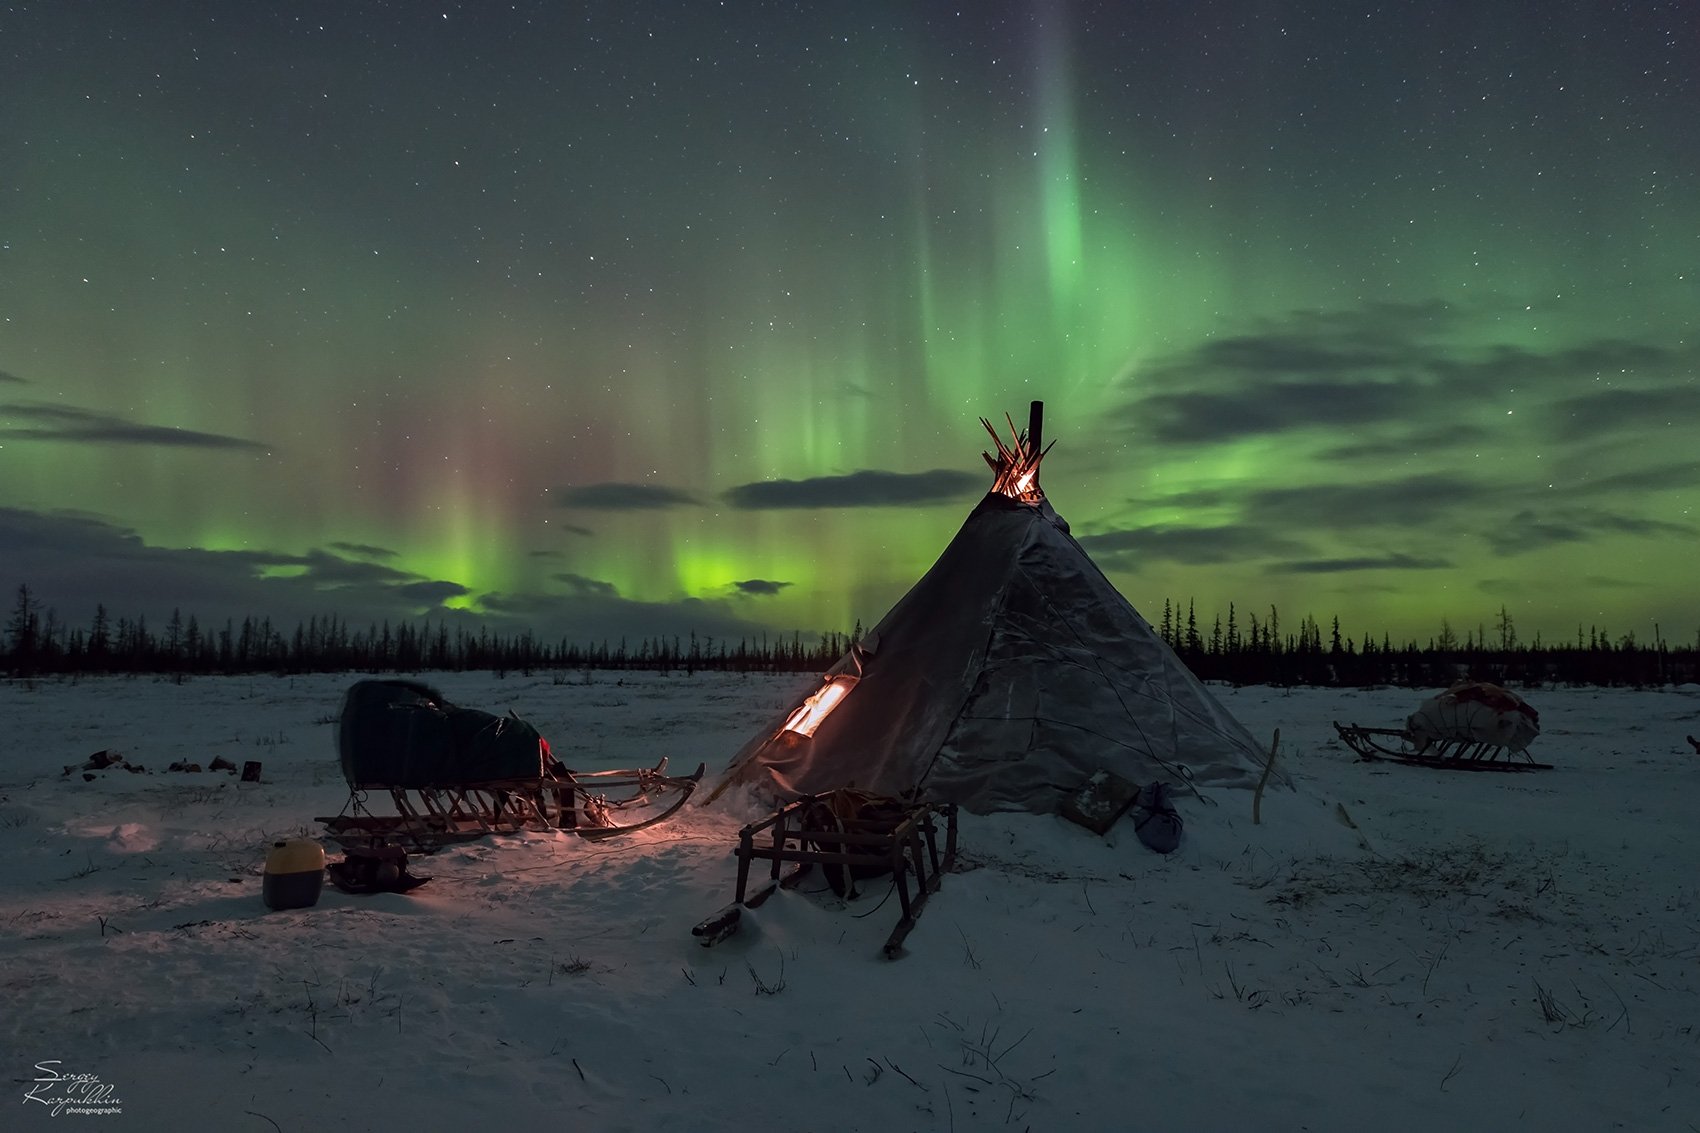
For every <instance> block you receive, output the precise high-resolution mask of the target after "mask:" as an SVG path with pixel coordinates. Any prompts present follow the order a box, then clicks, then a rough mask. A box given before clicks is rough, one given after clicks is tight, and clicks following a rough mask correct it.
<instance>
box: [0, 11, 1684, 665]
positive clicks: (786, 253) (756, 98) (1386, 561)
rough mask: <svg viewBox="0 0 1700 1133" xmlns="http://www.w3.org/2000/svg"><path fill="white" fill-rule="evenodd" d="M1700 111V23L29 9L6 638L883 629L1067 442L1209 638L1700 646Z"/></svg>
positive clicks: (1, 477) (1271, 14)
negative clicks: (1034, 463) (337, 625)
mask: <svg viewBox="0 0 1700 1133" xmlns="http://www.w3.org/2000/svg"><path fill="white" fill-rule="evenodd" d="M1697 76H1700V9H1697V8H1696V6H1695V5H1694V4H1692V3H1689V2H1681V3H1668V4H1661V3H1651V2H1649V3H1616V4H1612V3H1576V2H1571V0H1556V2H1554V3H1551V4H1543V5H1530V4H1528V3H1526V2H1517V3H1505V2H1501V0H1460V2H1452V3H1431V4H1406V3H1394V4H1385V5H1374V4H1371V5H1365V4H1355V3H1332V2H1330V3H1324V2H1316V3H1280V2H1273V0H1265V2H1256V3H1252V2H1247V3H1209V2H1205V0H1185V2H1173V3H1167V2H1159V3H1134V2H1131V0H1129V2H1109V0H1106V2H1102V3H1084V2H1080V3H1071V2H1066V0H1028V2H1022V3H1013V2H1012V3H1004V2H998V0H974V2H966V0H965V2H962V3H957V4H940V3H930V2H914V0H912V2H903V3H884V2H861V0H857V2H854V3H848V2H847V3H830V4H828V3H819V4H805V3H796V4H778V3H756V2H745V0H726V2H724V3H714V2H712V0H697V2H690V3H685V2H672V3H661V2H646V0H617V2H615V0H610V2H589V3H543V2H534V3H524V2H521V3H515V4H511V5H507V4H504V5H495V4H489V5H486V4H481V3H480V4H470V3H469V4H464V5H462V4H440V5H430V6H427V5H424V4H415V3H400V2H397V3H376V2H366V3H359V2H352V0H339V2H336V3H317V4H311V3H300V4H282V5H272V4H264V3H241V4H230V3H214V2H210V0H209V2H205V3H171V2H165V0H158V2H149V3H136V2H134V0H108V2H99V0H90V2H74V0H54V2H46V3H40V4H30V3H23V4H19V3H12V4H3V5H0V583H3V584H4V585H5V586H6V587H7V595H8V599H9V598H10V596H11V594H12V591H13V590H14V589H15V587H16V586H17V585H18V584H19V583H27V584H28V585H29V586H30V587H31V588H32V590H33V591H34V592H35V595H36V597H37V598H38V599H39V600H40V602H41V604H42V608H43V610H44V611H45V610H46V609H47V608H52V609H53V610H54V611H55V612H56V614H57V616H58V618H59V620H60V621H61V622H69V623H70V624H72V625H74V626H86V625H87V624H88V622H89V620H90V618H91V616H92V615H93V613H94V608H95V605H96V603H104V604H105V605H106V607H107V610H108V613H109V614H110V615H111V616H112V617H114V618H116V617H120V616H125V617H134V616H136V615H137V614H145V615H146V616H147V617H148V618H149V619H150V622H153V624H154V625H156V626H158V625H162V624H163V623H162V621H156V620H155V619H163V618H164V617H166V616H168V615H169V613H170V611H171V610H172V609H173V608H180V609H181V610H182V612H183V613H184V615H185V616H186V615H187V614H189V613H191V612H193V613H195V614H197V615H198V617H199V618H200V620H201V622H202V624H203V625H204V626H207V627H209V628H210V627H211V626H212V625H213V624H214V623H218V624H222V621H223V619H224V618H226V617H230V616H234V617H236V618H238V619H240V618H241V617H242V616H243V615H244V614H250V613H251V614H254V615H269V616H271V617H273V618H274V619H282V620H283V621H285V622H289V623H292V622H293V619H296V618H305V617H306V616H307V615H309V614H320V615H323V614H328V613H334V614H338V615H340V616H342V617H344V618H346V619H348V620H349V621H350V622H352V623H354V625H355V626H356V627H357V628H359V627H361V626H363V625H364V624H366V623H367V622H375V621H379V620H381V619H384V618H389V619H396V618H408V619H416V618H421V617H423V616H426V615H430V616H433V617H439V616H449V617H453V618H455V619H457V620H459V619H474V618H476V619H478V620H480V621H483V622H484V623H486V624H488V625H490V626H491V627H492V628H494V629H498V630H514V629H518V628H520V627H527V626H529V627H531V628H533V629H535V630H537V631H538V632H539V633H540V634H542V635H544V636H545V637H546V638H549V639H553V638H555V637H558V636H565V637H568V638H571V639H574V640H581V641H591V640H596V639H598V638H607V637H615V636H620V635H631V636H632V637H633V638H634V639H635V638H637V637H642V636H647V635H651V634H657V633H660V634H667V635H673V634H687V633H689V632H692V631H695V632H696V633H698V634H701V635H708V636H714V637H722V638H723V637H726V636H737V635H742V634H746V633H759V632H760V631H761V629H762V628H766V629H768V630H770V631H783V632H789V631H790V630H792V629H796V628H801V629H802V630H804V631H805V632H813V631H819V630H829V629H833V630H848V629H849V628H850V626H851V624H852V623H853V622H854V621H855V620H856V619H858V618H859V619H862V620H863V621H864V622H866V623H868V624H872V622H874V621H876V620H877V619H878V618H879V617H880V615H881V614H883V613H884V611H885V610H886V608H887V607H888V606H889V605H890V604H891V603H892V602H893V601H894V600H895V599H896V598H897V597H899V596H900V595H901V594H902V593H903V591H904V590H906V589H907V588H908V586H909V585H910V584H911V583H912V582H913V581H914V580H915V579H916V578H918V577H919V576H920V574H921V573H922V572H923V571H924V570H925V569H926V567H927V566H928V565H930V564H931V562H932V561H933V559H934V558H935V557H936V556H937V555H938V553H939V552H940V550H942V549H943V547H944V545H945V543H946V542H947V541H948V540H949V538H950V537H951V535H952V534H953V533H954V532H955V530H956V528H957V527H958V526H959V525H960V523H961V521H962V519H963V517H964V516H965V515H966V513H967V511H968V510H969V508H970V507H971V506H972V505H973V503H974V501H975V500H976V499H977V498H978V497H979V496H980V495H981V494H983V493H984V492H985V490H986V489H987V487H988V486H989V484H990V480H991V477H990V473H989V472H988V471H987V469H986V468H985V466H984V463H983V462H982V461H981V459H980V455H979V454H980V450H981V449H982V448H984V447H988V446H989V439H988V438H986V437H985V435H984V433H983V431H982V430H981V428H980V425H979V423H978V418H979V417H981V416H987V417H992V418H994V419H996V420H999V421H1001V420H1002V417H1003V414H1004V413H1006V412H1008V413H1011V414H1013V415H1014V416H1015V418H1016V420H1017V421H1018V423H1019V422H1022V421H1024V419H1025V416H1026V412H1027V405H1028V402H1029V401H1030V400H1032V399H1035V398H1038V399H1043V400H1044V401H1045V402H1046V407H1047V408H1046V429H1045V433H1046V437H1047V439H1054V440H1055V441H1056V448H1055V449H1054V450H1053V451H1052V453H1051V455H1050V456H1049V458H1048V459H1047V460H1046V463H1045V468H1044V473H1045V475H1044V485H1045V488H1046V490H1047V492H1048V494H1049V496H1050V498H1051V500H1052V502H1053V504H1054V505H1055V506H1056V508H1057V510H1058V511H1059V512H1060V513H1061V514H1062V515H1063V516H1065V517H1066V518H1067V519H1068V520H1069V521H1070V523H1071V525H1072V527H1073V530H1074V533H1075V535H1076V536H1077V537H1079V538H1080V541H1081V542H1082V544H1084V545H1085V546H1086V548H1087V549H1088V550H1089V551H1090V552H1091V554H1092V556H1093V557H1094V559H1095V560H1096V561H1097V562H1098V563H1099V564H1100V565H1101V566H1102V567H1103V568H1104V569H1105V570H1106V572H1107V573H1109V575H1110V577H1111V578H1112V580H1114V581H1115V582H1116V584H1117V585H1118V586H1119V587H1120V588H1121V589H1122V591H1123V592H1124V593H1125V594H1126V595H1127V596H1128V597H1129V598H1130V600H1131V601H1132V602H1133V603H1134V605H1135V606H1136V607H1138V608H1139V609H1140V610H1141V611H1142V612H1144V613H1145V615H1146V616H1147V617H1148V618H1151V619H1153V620H1156V619H1157V618H1158V617H1159V615H1160V613H1161V609H1162V606H1163V602H1164V599H1166V598H1167V599H1172V600H1174V601H1175V602H1177V603H1180V604H1181V605H1183V606H1184V605H1185V604H1186V603H1187V601H1188V600H1194V601H1196V604H1197V609H1198V611H1199V616H1200V618H1201V619H1204V620H1205V621H1206V624H1208V619H1210V618H1213V617H1214V616H1216V615H1217V614H1222V615H1225V614H1226V611H1227V606H1228V603H1229V602H1234V603H1236V604H1237V607H1238V609H1239V610H1240V611H1241V627H1242V632H1243V627H1244V625H1245V616H1246V614H1247V613H1254V614H1257V615H1258V616H1260V617H1266V616H1267V612H1268V609H1269V607H1270V606H1271V605H1274V606H1277V607H1279V610H1280V616H1281V619H1282V624H1283V627H1284V628H1294V629H1296V627H1297V624H1298V622H1299V619H1300V618H1302V617H1304V616H1305V615H1307V614H1309V615H1312V616H1315V617H1316V618H1317V619H1318V620H1319V621H1321V622H1323V623H1324V624H1325V625H1326V624H1327V623H1328V622H1329V620H1330V619H1331V618H1332V617H1334V616H1336V615H1337V616H1338V617H1339V618H1340V622H1341V627H1342V629H1343V631H1344V632H1345V633H1346V634H1347V635H1348V636H1352V637H1354V638H1358V639H1361V638H1362V637H1363V636H1364V635H1365V634H1370V635H1373V637H1374V638H1375V639H1376V640H1377V641H1379V640H1380V638H1381V636H1382V635H1383V634H1384V633H1388V634H1391V635H1392V637H1393V640H1394V641H1395V642H1397V641H1400V640H1401V639H1403V638H1410V639H1413V640H1417V641H1418V642H1419V643H1426V641H1427V639H1428V638H1430V637H1433V636H1435V635H1436V634H1437V633H1438V632H1439V631H1440V627H1441V621H1442V619H1443V618H1444V619H1447V620H1448V623H1449V624H1450V626H1451V627H1452V628H1453V629H1454V630H1455V631H1456V632H1457V633H1458V635H1459V636H1460V637H1463V636H1464V634H1465V633H1466V632H1468V631H1474V630H1475V629H1476V628H1477V627H1478V626H1479V625H1484V624H1485V625H1487V626H1489V627H1490V628H1489V632H1490V634H1496V633H1497V631H1496V629H1495V628H1494V623H1495V621H1496V619H1497V616H1498V612H1499V610H1500V609H1501V607H1502V606H1503V607H1504V608H1505V609H1506V610H1507V611H1508V612H1509V613H1510V614H1511V615H1512V616H1513V617H1514V619H1515V625H1516V629H1517V632H1518V634H1519V636H1520V638H1522V639H1523V640H1525V641H1527V640H1530V639H1532V638H1533V637H1534V635H1535V634H1536V632H1540V633H1541V634H1543V635H1544V637H1545V639H1546V640H1547V641H1548V642H1552V641H1562V640H1573V639H1574V637H1575V635H1576V632H1577V628H1578V626H1579V625H1581V626H1598V627H1600V628H1601V629H1602V630H1605V631H1606V632H1608V633H1609V634H1610V635H1611V636H1612V637H1614V638H1616V637H1618V636H1621V635H1623V634H1626V633H1631V632H1633V633H1634V634H1635V635H1636V636H1637V637H1638V638H1639V639H1641V640H1643V641H1650V640H1651V638H1652V635H1653V627H1654V625H1655V623H1656V624H1658V625H1659V626H1660V627H1661V632H1662V633H1663V635H1664V636H1665V637H1666V638H1667V639H1674V640H1676V641H1679V642H1683V641H1686V642H1692V641H1693V640H1694V639H1695V637H1696V635H1697V634H1700V603H1697V602H1696V591H1695V584H1694V579H1695V575H1696V563H1697V561H1700V553H1697V552H1700V540H1697V539H1696V533H1697V530H1700V515H1697V514H1696V510H1695V501H1696V494H1697V489H1700V445H1697V437H1700V429H1697V428H1696V426H1697V424H1700V377H1697V374H1700V326H1697V323H1700V287H1697V286H1696V280H1697V277H1700V78H1697ZM9 606H10V601H8V607H9ZM445 611H452V613H447V614H445Z"/></svg>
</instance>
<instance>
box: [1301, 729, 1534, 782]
mask: <svg viewBox="0 0 1700 1133" xmlns="http://www.w3.org/2000/svg"><path fill="white" fill-rule="evenodd" d="M1334 730H1335V731H1336V732H1338V733H1339V734H1340V739H1341V740H1342V741H1343V742H1344V743H1345V745H1346V746H1347V747H1349V748H1351V749H1352V750H1353V751H1354V752H1356V753H1357V754H1358V758H1360V759H1362V760H1366V761H1381V760H1385V761H1387V762H1389V763H1408V764H1411V765H1412V766H1415V767H1437V768H1440V769H1442V770H1445V771H1551V770H1552V764H1550V763H1537V762H1536V761H1535V757H1534V756H1532V755H1530V754H1529V753H1528V751H1527V750H1524V751H1512V750H1511V749H1509V748H1507V747H1505V746H1504V745H1502V744H1493V743H1485V742H1483V741H1480V740H1472V739H1457V738H1454V739H1445V740H1435V741H1433V742H1432V743H1430V744H1429V745H1428V746H1427V747H1426V748H1425V747H1421V746H1420V743H1421V741H1419V740H1418V739H1417V738H1416V736H1415V735H1413V734H1412V732H1411V731H1410V729H1408V728H1362V727H1359V726H1358V725H1356V724H1342V723H1340V722H1339V721H1338V720H1336V721H1334ZM1395 745H1396V746H1395Z"/></svg>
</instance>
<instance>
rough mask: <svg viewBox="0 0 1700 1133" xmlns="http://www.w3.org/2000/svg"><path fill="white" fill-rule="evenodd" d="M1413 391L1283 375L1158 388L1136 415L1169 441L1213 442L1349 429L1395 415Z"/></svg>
mask: <svg viewBox="0 0 1700 1133" xmlns="http://www.w3.org/2000/svg"><path fill="white" fill-rule="evenodd" d="M1416 393H1417V391H1416V390H1415V389H1414V388H1413V387H1412V386H1411V384H1410V383H1395V382H1389V381H1376V382H1369V383H1364V382H1349V381H1284V382H1280V383H1277V384H1273V385H1268V386H1264V387H1262V388H1258V389H1255V390H1236V391H1227V392H1221V393H1208V392H1203V391H1194V392H1180V393H1161V394H1154V395H1151V396H1149V397H1146V398H1144V399H1143V400H1142V401H1141V402H1140V404H1139V415H1140V417H1141V419H1142V420H1143V421H1145V422H1146V425H1147V427H1148V428H1149V429H1150V430H1151V432H1152V433H1153V435H1155V436H1156V437H1158V438H1160V439H1161V440H1163V441H1165V442H1167V443H1171V444H1200V443H1203V444H1215V443H1220V442H1223V441H1232V440H1238V439H1240V438H1242V437H1250V436H1256V435H1259V434H1263V433H1283V432H1287V431H1289V430H1293V429H1304V428H1314V427H1323V426H1329V427H1333V428H1337V429H1350V428H1353V427H1355V426H1359V425H1366V424H1373V423H1376V422H1380V421H1386V420H1395V419H1397V418H1399V417H1400V416H1401V415H1402V414H1404V413H1405V412H1406V411H1407V410H1408V409H1409V408H1410V407H1411V402H1412V399H1413V397H1414V396H1415V395H1416Z"/></svg>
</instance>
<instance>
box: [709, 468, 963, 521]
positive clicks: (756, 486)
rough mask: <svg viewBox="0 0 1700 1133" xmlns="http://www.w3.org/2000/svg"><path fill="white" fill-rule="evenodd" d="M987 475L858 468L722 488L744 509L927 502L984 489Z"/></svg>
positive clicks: (724, 496) (734, 504) (727, 497)
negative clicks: (824, 474) (835, 474)
mask: <svg viewBox="0 0 1700 1133" xmlns="http://www.w3.org/2000/svg"><path fill="white" fill-rule="evenodd" d="M986 483H987V481H986V477H985V476H983V475H978V474H975V473H969V472H962V471H960V470H957V469H953V468H935V469H932V470H930V471H927V472H881V471H875V470H873V469H862V470H861V471H858V472H851V473H849V474H847V475H843V476H813V477H809V478H808V479H804V480H758V481H756V482H754V483H750V484H739V485H737V486H735V487H731V488H728V489H726V491H724V492H722V493H721V498H722V499H724V500H725V501H726V502H727V503H728V504H730V505H731V506H732V507H735V508H739V509H741V510H746V511H760V510H769V509H771V510H779V509H786V508H873V507H926V506H930V505H932V504H939V503H949V502H951V501H952V500H959V499H962V498H964V497H966V496H968V495H969V494H971V493H974V492H984V491H985V487H986Z"/></svg>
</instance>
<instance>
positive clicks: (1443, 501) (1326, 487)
mask: <svg viewBox="0 0 1700 1133" xmlns="http://www.w3.org/2000/svg"><path fill="white" fill-rule="evenodd" d="M1492 494H1493V489H1492V488H1491V487H1490V486H1486V485H1482V484H1480V483H1477V482H1476V481H1473V480H1467V479H1465V478H1463V477H1461V476H1454V475H1451V474H1449V473H1430V474H1424V475H1420V476H1407V477H1405V478H1403V479H1399V480H1380V481H1373V482H1370V483H1366V484H1337V483H1326V484H1309V485H1304V486H1302V487H1291V488H1285V487H1284V488H1260V489H1254V490H1252V491H1251V492H1249V493H1248V494H1247V495H1246V498H1245V504H1244V506H1245V509H1246V513H1247V514H1248V515H1255V516H1257V517H1258V519H1259V520H1260V521H1263V522H1265V523H1272V524H1274V525H1275V526H1277V527H1280V528H1284V529H1300V530H1308V529H1313V528H1329V529H1336V530H1338V529H1351V528H1357V527H1388V526H1410V525H1416V524H1426V523H1431V522H1434V521H1437V520H1438V521H1445V520H1447V519H1449V518H1451V519H1454V520H1456V519H1457V517H1459V516H1463V515H1470V516H1473V515H1475V514H1476V510H1477V508H1476V505H1479V504H1481V503H1483V502H1484V501H1486V500H1488V499H1490V498H1491V497H1492Z"/></svg>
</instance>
